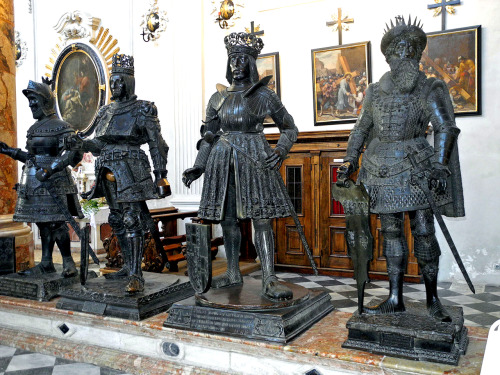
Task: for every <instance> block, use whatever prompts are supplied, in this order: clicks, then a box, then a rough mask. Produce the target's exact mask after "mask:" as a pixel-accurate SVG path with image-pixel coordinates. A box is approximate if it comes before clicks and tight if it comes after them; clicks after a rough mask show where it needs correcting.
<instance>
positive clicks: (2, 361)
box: [0, 357, 12, 372]
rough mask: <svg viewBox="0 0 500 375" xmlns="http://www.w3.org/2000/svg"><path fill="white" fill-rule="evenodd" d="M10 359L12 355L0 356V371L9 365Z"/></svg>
mask: <svg viewBox="0 0 500 375" xmlns="http://www.w3.org/2000/svg"><path fill="white" fill-rule="evenodd" d="M11 359H12V357H3V358H0V372H2V371H5V369H6V368H7V367H8V366H9V363H10V360H11Z"/></svg>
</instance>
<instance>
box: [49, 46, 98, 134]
mask: <svg viewBox="0 0 500 375" xmlns="http://www.w3.org/2000/svg"><path fill="white" fill-rule="evenodd" d="M56 91H57V92H56V95H57V106H58V109H59V114H60V115H61V117H62V118H63V119H64V120H65V121H67V122H69V123H70V124H71V125H72V127H73V129H75V130H79V131H83V130H85V129H86V128H87V127H88V126H89V125H90V123H91V121H92V119H93V118H94V116H95V114H96V112H97V109H98V108H99V101H100V100H99V96H100V91H99V79H98V76H97V71H96V68H95V66H94V63H93V62H92V60H91V58H90V57H89V55H87V54H86V53H85V52H82V51H75V52H73V53H70V54H69V55H68V56H67V57H66V59H64V61H63V62H62V64H61V68H60V70H59V74H58V77H57V86H56Z"/></svg>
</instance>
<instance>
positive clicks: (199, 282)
mask: <svg viewBox="0 0 500 375" xmlns="http://www.w3.org/2000/svg"><path fill="white" fill-rule="evenodd" d="M210 231H211V227H210V225H204V224H186V258H187V266H188V275H189V281H191V285H192V287H193V289H194V290H195V292H196V293H205V292H206V291H208V290H209V289H210V284H211V283H212V256H211V253H210V247H211V244H210V238H211V235H210V234H211V233H210Z"/></svg>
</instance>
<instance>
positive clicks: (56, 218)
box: [0, 80, 83, 278]
mask: <svg viewBox="0 0 500 375" xmlns="http://www.w3.org/2000/svg"><path fill="white" fill-rule="evenodd" d="M23 94H24V95H25V96H26V97H27V98H28V101H29V107H30V109H31V112H32V114H33V118H34V119H36V121H35V123H34V124H33V125H32V126H31V127H30V128H29V129H28V134H27V140H26V151H24V150H21V149H19V148H12V147H9V146H7V145H6V144H5V143H3V142H0V153H2V154H4V155H8V156H10V157H11V158H13V159H15V160H19V161H20V162H22V163H24V166H23V172H22V175H21V181H20V183H19V184H17V194H18V198H17V204H16V209H15V212H14V218H13V219H14V221H20V222H29V223H36V225H37V227H38V229H39V231H40V237H41V241H42V259H41V262H40V263H39V264H37V265H36V266H35V267H33V268H29V269H27V270H24V271H21V272H19V274H21V275H24V276H33V277H37V276H40V275H44V274H51V273H54V272H56V269H55V267H54V263H53V261H52V251H53V249H54V245H55V244H57V246H58V248H59V251H60V252H61V255H62V261H63V271H62V276H63V277H64V278H71V277H74V276H76V275H77V274H78V271H77V269H76V267H75V262H74V261H73V258H72V256H71V243H70V237H69V231H68V226H67V225H66V220H67V215H69V216H71V215H72V216H77V217H79V218H83V214H82V211H81V207H80V203H79V201H78V190H77V188H76V185H75V182H74V181H73V178H72V176H71V171H70V169H69V168H67V167H68V166H70V165H71V166H75V165H76V164H78V163H79V162H80V160H81V159H82V156H83V153H81V152H80V151H71V152H67V153H63V151H64V148H63V145H64V138H65V137H67V136H70V135H72V134H73V135H74V131H73V129H72V128H71V125H70V124H68V123H67V122H65V121H63V120H60V119H59V118H58V117H57V116H56V113H55V107H54V106H55V98H54V94H53V93H52V90H51V89H50V87H49V82H48V81H45V80H44V81H43V83H39V82H33V81H29V84H28V88H26V89H24V90H23ZM66 214H67V215H66Z"/></svg>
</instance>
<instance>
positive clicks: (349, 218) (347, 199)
mask: <svg viewBox="0 0 500 375" xmlns="http://www.w3.org/2000/svg"><path fill="white" fill-rule="evenodd" d="M332 197H333V199H336V200H338V201H339V202H340V203H341V204H342V206H343V207H344V213H345V222H346V231H345V239H346V243H347V252H348V254H349V256H350V257H351V259H352V262H353V264H354V278H355V279H356V284H357V287H358V311H359V313H360V314H361V313H362V312H363V297H364V290H365V283H366V282H367V281H369V278H368V263H369V262H370V261H371V260H372V259H373V236H372V233H371V231H370V221H369V220H370V216H369V214H370V211H369V209H370V196H369V195H368V193H367V192H366V189H365V187H364V186H363V184H360V185H356V184H355V183H354V181H352V180H350V179H347V180H345V181H344V185H343V186H338V185H336V184H335V185H333V187H332Z"/></svg>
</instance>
